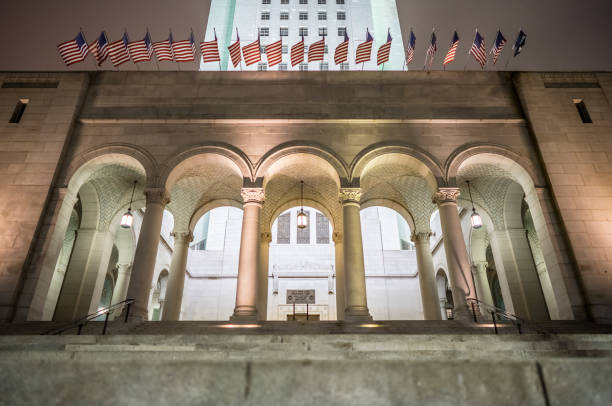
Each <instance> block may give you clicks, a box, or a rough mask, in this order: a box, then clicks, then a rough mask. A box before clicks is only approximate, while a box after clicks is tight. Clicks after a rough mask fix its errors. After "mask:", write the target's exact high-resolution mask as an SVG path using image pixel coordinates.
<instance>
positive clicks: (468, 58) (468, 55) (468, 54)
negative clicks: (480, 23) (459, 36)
mask: <svg viewBox="0 0 612 406" xmlns="http://www.w3.org/2000/svg"><path fill="white" fill-rule="evenodd" d="M476 34H478V28H476ZM472 45H474V41H472ZM471 51H472V47H471V46H470V49H468V52H467V57H466V59H465V65H464V66H463V70H464V71H466V70H467V65H468V63H469V62H470V52H471Z"/></svg>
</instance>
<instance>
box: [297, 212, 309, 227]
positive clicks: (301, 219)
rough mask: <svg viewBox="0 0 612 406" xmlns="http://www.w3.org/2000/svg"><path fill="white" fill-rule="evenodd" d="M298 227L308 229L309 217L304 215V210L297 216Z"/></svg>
mask: <svg viewBox="0 0 612 406" xmlns="http://www.w3.org/2000/svg"><path fill="white" fill-rule="evenodd" d="M297 227H298V228H306V227H308V216H307V215H306V213H304V210H300V212H299V213H298V215H297Z"/></svg>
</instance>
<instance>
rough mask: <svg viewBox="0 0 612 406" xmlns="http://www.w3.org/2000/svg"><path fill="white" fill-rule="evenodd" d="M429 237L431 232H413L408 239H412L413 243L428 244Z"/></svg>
mask: <svg viewBox="0 0 612 406" xmlns="http://www.w3.org/2000/svg"><path fill="white" fill-rule="evenodd" d="M429 237H431V232H426V233H413V234H412V235H411V236H410V241H412V242H413V243H415V244H423V243H427V244H429Z"/></svg>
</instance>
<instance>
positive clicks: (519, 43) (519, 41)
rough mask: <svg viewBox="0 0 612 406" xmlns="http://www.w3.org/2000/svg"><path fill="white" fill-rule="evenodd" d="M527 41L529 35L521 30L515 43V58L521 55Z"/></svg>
mask: <svg viewBox="0 0 612 406" xmlns="http://www.w3.org/2000/svg"><path fill="white" fill-rule="evenodd" d="M526 39H527V34H525V33H524V32H523V30H520V31H519V33H518V37H516V42H515V43H514V46H513V47H512V49H514V56H517V55H518V54H520V53H521V51H522V50H523V47H524V46H525V40H526Z"/></svg>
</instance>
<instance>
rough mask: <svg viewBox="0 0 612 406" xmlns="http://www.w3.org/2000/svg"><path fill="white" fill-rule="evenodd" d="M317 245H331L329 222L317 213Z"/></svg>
mask: <svg viewBox="0 0 612 406" xmlns="http://www.w3.org/2000/svg"><path fill="white" fill-rule="evenodd" d="M317 244H329V220H327V217H325V216H324V215H323V214H321V213H317Z"/></svg>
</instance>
